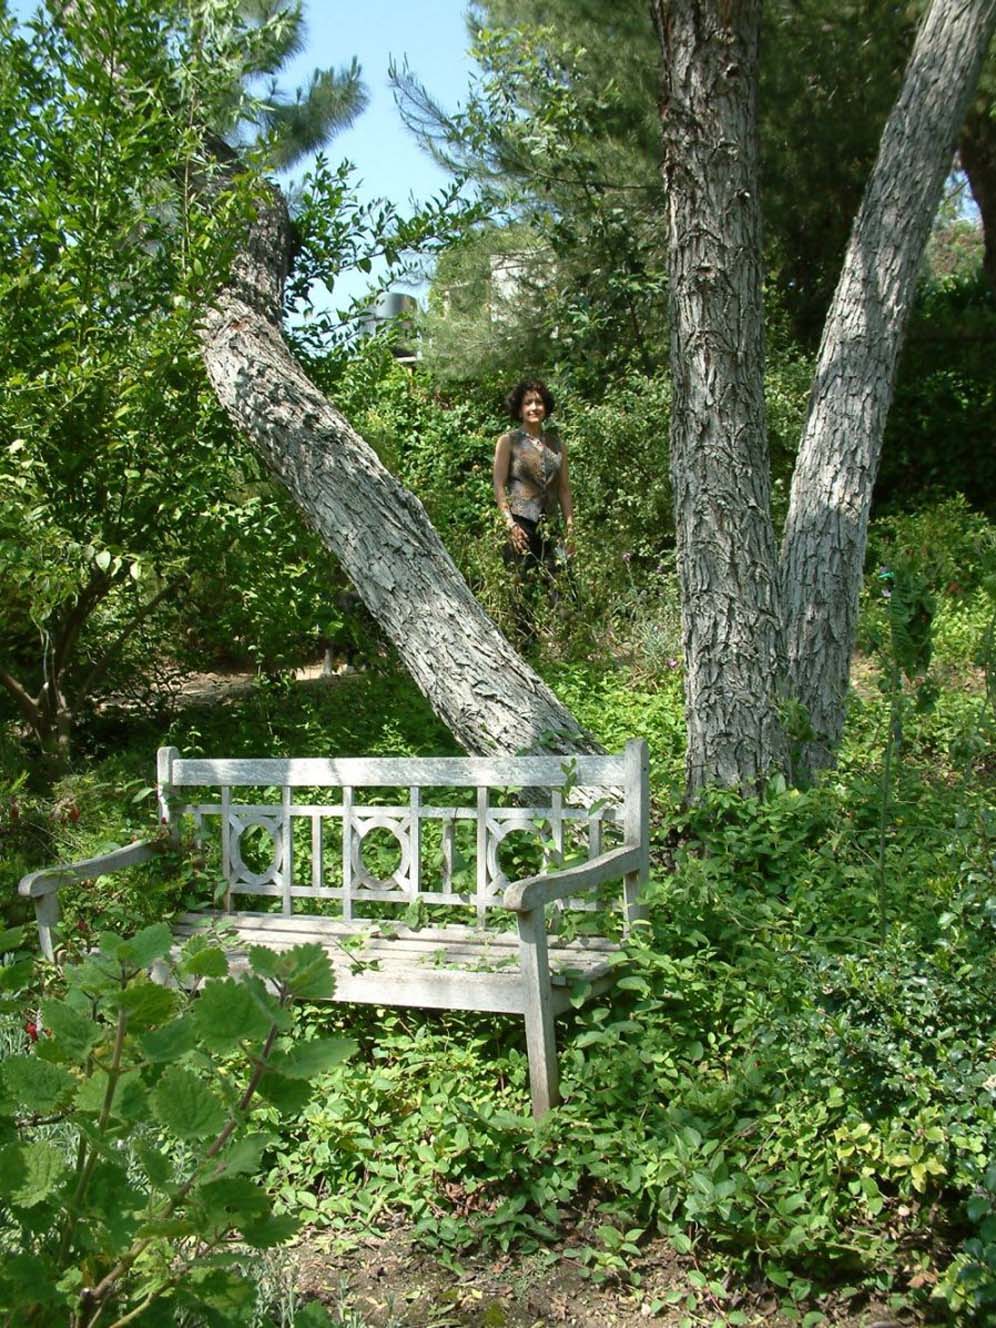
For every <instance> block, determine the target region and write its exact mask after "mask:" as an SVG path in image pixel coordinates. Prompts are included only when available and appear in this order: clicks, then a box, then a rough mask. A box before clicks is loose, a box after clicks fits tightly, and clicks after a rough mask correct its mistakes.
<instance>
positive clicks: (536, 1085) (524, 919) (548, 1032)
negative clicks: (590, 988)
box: [518, 908, 560, 1120]
mask: <svg viewBox="0 0 996 1328" xmlns="http://www.w3.org/2000/svg"><path fill="white" fill-rule="evenodd" d="M518 921H519V955H520V958H521V961H522V979H523V985H524V989H525V996H526V1008H525V1017H526V1050H527V1051H528V1053H529V1091H530V1094H531V1096H532V1101H533V1115H534V1116H535V1117H536V1119H537V1120H539V1118H540V1117H541V1116H543V1115H545V1114H546V1112H548V1111H549V1110H550V1108H551V1107H555V1106H556V1105H557V1103H558V1102H559V1101H560V1093H559V1084H558V1074H557V1041H556V1034H555V1032H554V1027H553V1005H552V1003H551V1000H550V963H549V959H548V956H547V946H546V920H545V918H544V916H543V910H542V908H537V909H532V910H531V911H530V912H528V913H520V914H518Z"/></svg>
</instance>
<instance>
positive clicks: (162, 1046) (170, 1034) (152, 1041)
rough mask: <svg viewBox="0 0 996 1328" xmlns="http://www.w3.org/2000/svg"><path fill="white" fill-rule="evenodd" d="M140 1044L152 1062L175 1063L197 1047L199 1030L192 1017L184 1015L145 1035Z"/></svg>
mask: <svg viewBox="0 0 996 1328" xmlns="http://www.w3.org/2000/svg"><path fill="white" fill-rule="evenodd" d="M138 1043H139V1046H140V1047H141V1048H142V1051H143V1052H144V1053H145V1055H146V1056H147V1057H148V1058H149V1060H150V1061H175V1060H179V1058H180V1057H181V1056H183V1055H185V1054H186V1053H187V1052H188V1051H193V1049H194V1047H196V1045H197V1030H196V1028H195V1027H194V1021H193V1019H192V1018H191V1017H190V1015H189V1014H184V1015H181V1016H180V1018H179V1019H174V1020H173V1021H172V1023H169V1024H164V1025H163V1026H162V1028H156V1029H153V1030H151V1031H150V1032H148V1033H143V1034H142V1035H141V1036H140V1037H139V1039H138Z"/></svg>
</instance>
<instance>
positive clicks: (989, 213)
mask: <svg viewBox="0 0 996 1328" xmlns="http://www.w3.org/2000/svg"><path fill="white" fill-rule="evenodd" d="M958 156H959V157H960V158H961V164H962V167H963V168H964V171H965V174H966V175H967V176H968V183H969V186H970V188H971V190H972V197H973V198H974V199H975V203H976V206H977V207H978V209H979V215H980V216H981V217H982V236H983V242H984V245H985V247H984V249H983V253H982V268H983V271H984V272H985V274H986V280H987V281H988V282H989V289H990V290H991V291H992V292H993V294H994V295H996V120H994V119H993V116H992V111H991V107H990V105H989V104H988V102H986V103H984V104H982V105H976V106H973V107H972V108H971V110H970V111H969V113H968V115H967V117H966V119H965V123H964V125H963V126H962V130H961V137H960V138H959V139H958Z"/></svg>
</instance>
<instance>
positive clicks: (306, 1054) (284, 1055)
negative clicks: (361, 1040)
mask: <svg viewBox="0 0 996 1328" xmlns="http://www.w3.org/2000/svg"><path fill="white" fill-rule="evenodd" d="M356 1050H357V1044H356V1043H355V1042H354V1041H353V1039H352V1038H313V1039H312V1040H311V1041H309V1042H297V1043H295V1044H294V1046H293V1047H291V1049H290V1050H289V1051H286V1052H281V1053H279V1054H278V1055H276V1056H274V1057H273V1058H272V1059H271V1061H270V1065H271V1066H272V1067H273V1069H274V1070H276V1071H277V1072H278V1073H279V1074H284V1075H287V1077H288V1078H290V1079H314V1078H315V1076H316V1075H319V1074H322V1073H323V1072H324V1071H325V1070H331V1069H332V1067H333V1066H334V1065H339V1064H341V1062H342V1061H344V1060H347V1059H348V1058H349V1057H350V1056H354V1055H355V1054H356Z"/></svg>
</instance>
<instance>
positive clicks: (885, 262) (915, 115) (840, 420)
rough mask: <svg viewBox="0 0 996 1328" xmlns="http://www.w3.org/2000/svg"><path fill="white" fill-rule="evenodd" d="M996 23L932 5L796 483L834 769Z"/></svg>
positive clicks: (792, 641)
mask: <svg viewBox="0 0 996 1328" xmlns="http://www.w3.org/2000/svg"><path fill="white" fill-rule="evenodd" d="M994 27H996V0H934V3H932V5H931V7H930V9H929V11H928V12H927V14H926V15H925V17H924V20H923V22H922V24H921V27H920V30H919V32H918V34H917V39H916V43H915V46H914V49H913V54H912V56H911V57H910V62H909V65H908V66H907V70H906V75H905V78H904V80H903V86H902V89H901V91H900V94H899V99H898V101H897V102H896V105H895V107H894V109H893V111H892V114H891V115H890V117H889V120H888V123H887V125H886V128H885V132H884V134H883V136H882V143H881V146H880V148H879V154H878V159H877V161H876V163H875V167H874V169H873V171H872V174H871V177H870V179H869V181H868V186H867V188H866V190H865V195H864V199H863V202H862V204H861V208H860V211H859V212H858V216H857V218H856V219H855V224H854V229H853V231H852V233H851V239H850V242H849V245H848V249H847V255H846V257H845V260H844V266H843V270H842V272H841V275H840V280H839V282H838V284H837V290H836V293H835V295H834V299H833V303H832V305H831V308H830V312H829V314H828V316H827V322H826V326H825V328H824V332H823V339H822V342H821V345H820V352H819V356H818V360H817V366H816V372H815V377H814V382H813V389H812V394H811V397H810V403H809V411H808V416H807V420H806V425H805V428H804V431H803V437H802V444H801V447H800V451H799V456H798V459H797V462H796V466H795V471H794V474H793V477H792V492H791V498H790V504H789V513H788V519H787V522H786V527H785V533H784V539H783V545H782V557H781V587H782V601H783V605H784V615H785V624H786V642H787V650H788V660H789V691H790V694H791V696H793V697H794V698H795V699H796V700H797V701H799V702H801V703H802V705H803V706H805V708H806V710H807V712H808V715H809V721H810V725H811V727H812V729H813V731H814V732H815V734H816V739H815V741H812V742H810V743H808V744H807V745H806V747H805V750H804V752H803V757H802V761H803V764H804V765H805V766H808V768H809V769H811V770H815V769H818V768H820V767H824V766H827V765H830V764H831V763H832V761H833V758H834V754H835V751H836V748H837V745H838V743H839V741H840V736H841V731H842V729H843V723H844V702H845V697H846V693H847V685H848V674H849V670H850V661H851V652H852V650H853V648H854V638H855V630H856V625H857V612H858V596H859V592H860V589H861V577H862V571H863V565H864V556H865V544H866V539H867V532H868V515H869V511H870V507H871V498H872V487H873V485H874V483H875V477H876V475H877V473H878V464H879V458H880V456H881V448H882V436H883V432H884V429H885V422H886V417H887V415H888V411H889V406H890V404H891V402H892V393H893V386H894V383H895V374H896V365H897V362H898V358H899V351H900V348H901V345H902V340H903V335H904V333H905V331H906V326H907V322H908V318H909V311H910V306H911V304H912V300H913V295H914V291H915V286H916V278H917V272H918V269H919V265H920V261H921V258H922V255H923V249H924V245H925V244H926V241H927V237H928V235H929V232H930V227H931V224H932V222H933V219H934V216H935V214H936V212H937V207H938V204H939V202H940V197H941V190H942V187H943V184H944V179H945V176H946V175H947V172H948V171H949V169H950V166H951V160H952V156H953V154H954V149H955V143H956V141H957V137H958V132H959V130H960V128H961V126H962V123H963V121H964V117H965V110H966V107H967V105H968V101H969V98H970V96H971V95H972V92H973V89H974V88H975V84H976V81H977V79H978V75H979V70H980V68H981V65H982V60H983V57H984V56H985V53H986V50H987V48H988V45H989V40H990V38H991V36H992V34H993V30H994Z"/></svg>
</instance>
